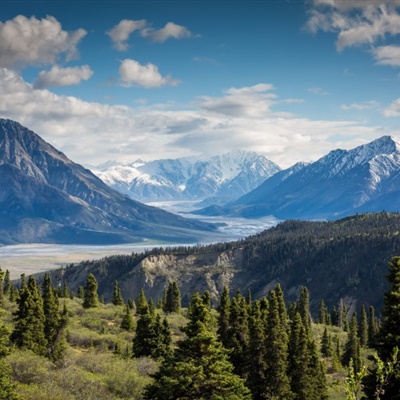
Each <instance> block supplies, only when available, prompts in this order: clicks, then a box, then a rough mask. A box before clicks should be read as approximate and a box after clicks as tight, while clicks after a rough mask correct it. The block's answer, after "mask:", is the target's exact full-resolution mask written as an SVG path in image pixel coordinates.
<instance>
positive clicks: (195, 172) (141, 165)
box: [89, 151, 280, 204]
mask: <svg viewBox="0 0 400 400" xmlns="http://www.w3.org/2000/svg"><path fill="white" fill-rule="evenodd" d="M89 168H90V169H91V170H92V172H93V173H95V174H96V175H97V176H98V177H99V178H100V179H102V180H103V181H104V182H105V183H106V184H108V185H109V186H111V187H112V188H114V189H116V190H119V191H120V192H122V193H124V194H127V195H129V196H130V197H132V198H133V199H136V200H139V201H142V202H156V201H168V200H173V201H176V200H199V201H200V200H205V199H207V200H206V202H207V203H208V204H210V203H222V202H227V201H231V200H234V199H237V198H238V197H240V196H242V195H244V194H246V193H248V192H250V191H251V190H253V189H255V188H256V187H258V186H259V185H260V184H261V183H262V182H264V181H265V179H267V178H269V177H271V176H272V175H274V174H275V173H276V172H278V171H279V170H280V168H279V167H278V166H277V165H276V164H275V163H273V162H272V161H270V160H268V159H267V158H266V157H264V156H262V155H260V154H257V153H255V152H246V151H236V152H231V153H227V154H223V155H219V156H212V157H203V158H178V159H166V160H154V161H150V162H144V161H141V160H137V161H135V162H133V163H117V162H113V161H109V162H107V163H105V164H102V165H99V166H93V167H89ZM207 203H206V204H207Z"/></svg>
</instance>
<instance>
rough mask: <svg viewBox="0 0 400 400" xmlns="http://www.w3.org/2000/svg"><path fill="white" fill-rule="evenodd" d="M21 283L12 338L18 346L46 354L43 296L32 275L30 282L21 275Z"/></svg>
mask: <svg viewBox="0 0 400 400" xmlns="http://www.w3.org/2000/svg"><path fill="white" fill-rule="evenodd" d="M21 283H22V287H21V290H20V293H19V298H18V299H17V305H18V309H17V311H16V312H15V313H14V314H13V315H14V321H15V326H14V330H13V332H12V334H11V337H10V339H11V341H12V342H13V343H15V344H16V345H17V346H18V347H21V348H25V349H29V350H32V351H33V352H34V353H36V354H39V355H45V354H46V349H47V340H46V338H45V334H44V323H45V316H44V312H43V300H42V297H41V295H40V293H39V289H38V287H37V284H36V281H35V279H34V278H33V277H32V276H30V277H29V280H28V284H26V282H25V277H24V276H21Z"/></svg>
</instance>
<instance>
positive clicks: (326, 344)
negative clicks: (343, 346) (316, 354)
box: [321, 326, 333, 357]
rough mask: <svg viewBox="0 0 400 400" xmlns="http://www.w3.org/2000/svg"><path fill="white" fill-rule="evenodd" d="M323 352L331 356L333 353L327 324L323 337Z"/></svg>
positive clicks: (326, 355) (325, 355)
mask: <svg viewBox="0 0 400 400" xmlns="http://www.w3.org/2000/svg"><path fill="white" fill-rule="evenodd" d="M321 354H322V355H323V356H324V357H331V356H332V354H333V351H332V339H331V336H330V335H329V333H328V329H327V328H326V326H325V329H324V333H323V335H322V338H321Z"/></svg>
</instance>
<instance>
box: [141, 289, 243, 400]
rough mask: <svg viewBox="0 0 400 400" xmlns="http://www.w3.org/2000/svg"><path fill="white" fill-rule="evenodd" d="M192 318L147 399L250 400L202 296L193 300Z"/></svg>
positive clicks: (158, 374)
mask: <svg viewBox="0 0 400 400" xmlns="http://www.w3.org/2000/svg"><path fill="white" fill-rule="evenodd" d="M188 318H189V321H188V323H187V325H186V326H185V327H184V328H182V331H183V332H184V333H185V334H186V339H184V340H181V341H179V342H178V348H177V349H176V350H175V352H174V355H173V356H172V358H170V359H168V360H166V361H164V362H163V363H162V364H161V367H160V370H159V372H157V373H156V374H155V375H154V378H155V380H154V382H153V383H152V384H151V385H149V386H147V388H146V392H145V399H151V400H173V399H181V400H189V399H190V400H204V399H207V400H222V399H224V400H225V399H226V400H250V398H251V397H250V393H249V391H248V389H247V388H246V387H245V386H244V383H243V380H242V379H240V378H239V377H238V376H236V375H235V374H233V372H232V370H233V367H232V365H231V364H230V363H229V361H228V357H227V352H226V350H225V349H224V348H223V347H222V344H221V343H220V342H218V341H217V338H216V335H215V333H214V330H213V324H214V323H213V318H212V316H211V312H210V309H209V307H207V305H206V304H204V298H201V297H200V296H199V295H198V294H195V295H194V296H193V298H192V301H191V304H190V307H189V314H188Z"/></svg>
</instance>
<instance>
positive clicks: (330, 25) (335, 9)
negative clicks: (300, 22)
mask: <svg viewBox="0 0 400 400" xmlns="http://www.w3.org/2000/svg"><path fill="white" fill-rule="evenodd" d="M399 6H400V1H398V0H381V1H357V0H353V1H352V0H348V1H341V0H314V2H313V7H312V9H311V10H310V12H309V15H310V16H309V20H308V22H307V25H306V27H307V29H308V30H310V31H311V32H314V33H316V32H317V31H319V30H322V31H326V32H336V33H337V35H338V36H337V42H336V47H337V49H338V51H342V50H343V49H344V48H346V47H352V46H360V45H363V44H370V45H373V44H374V43H375V42H376V41H377V40H380V39H384V38H385V37H386V35H392V36H394V35H398V34H400V15H399V14H398V12H397V7H399Z"/></svg>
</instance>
